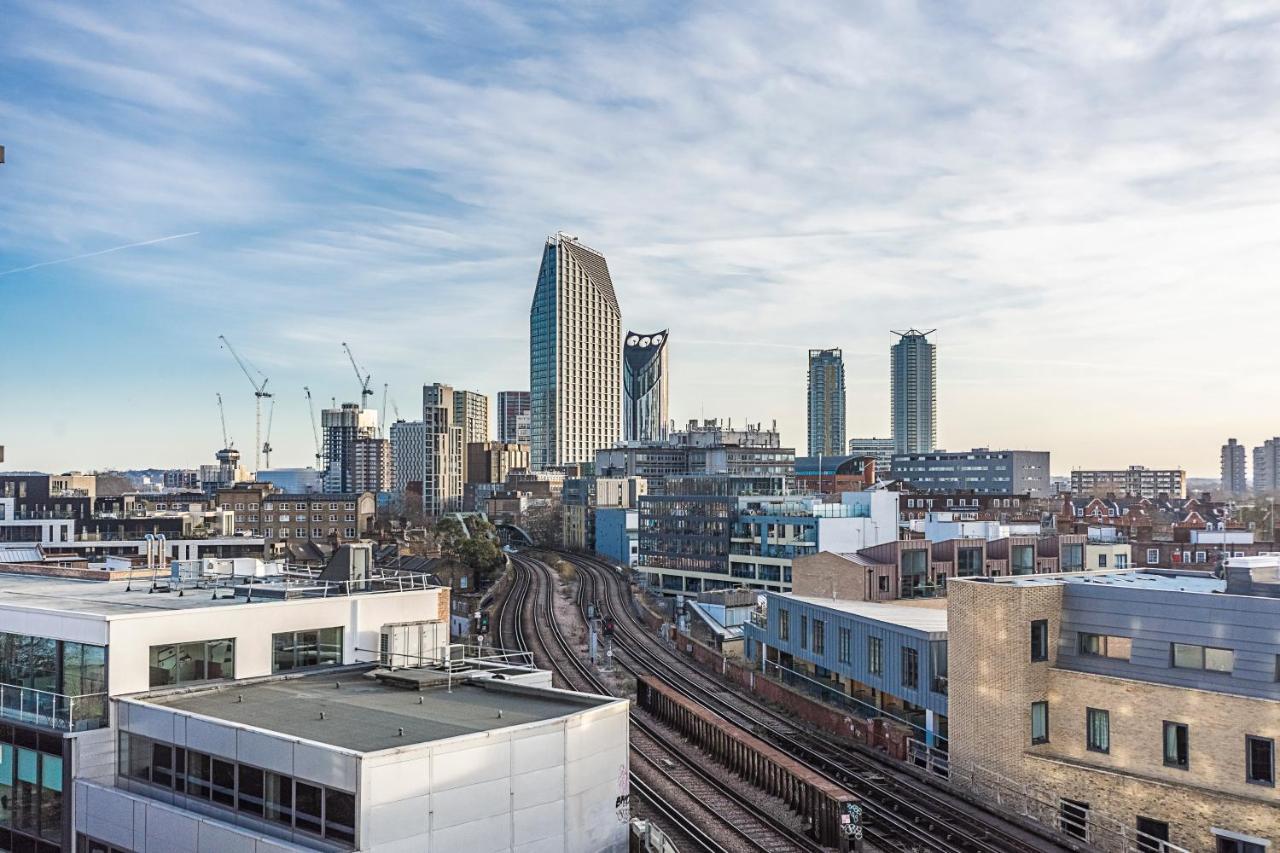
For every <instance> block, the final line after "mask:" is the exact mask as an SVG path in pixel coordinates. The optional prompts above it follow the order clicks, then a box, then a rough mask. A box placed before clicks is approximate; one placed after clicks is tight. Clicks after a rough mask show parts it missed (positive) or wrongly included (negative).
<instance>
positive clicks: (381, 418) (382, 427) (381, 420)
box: [378, 382, 387, 438]
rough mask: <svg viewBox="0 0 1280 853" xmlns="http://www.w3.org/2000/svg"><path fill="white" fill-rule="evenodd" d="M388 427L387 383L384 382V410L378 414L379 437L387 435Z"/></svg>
mask: <svg viewBox="0 0 1280 853" xmlns="http://www.w3.org/2000/svg"><path fill="white" fill-rule="evenodd" d="M386 429H387V383H386V382H383V383H382V411H381V412H380V413H379V414H378V437H379V438H381V437H382V436H384V435H386Z"/></svg>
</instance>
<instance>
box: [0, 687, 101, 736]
mask: <svg viewBox="0 0 1280 853" xmlns="http://www.w3.org/2000/svg"><path fill="white" fill-rule="evenodd" d="M107 707H108V703H107V694H106V693H86V694H83V695H81V696H68V695H66V694H65V693H53V692H50V691H48V690H37V689H36V688H34V687H23V686H22V685H20V684H0V717H2V718H4V719H8V720H14V721H16V722H20V723H28V724H30V725H34V726H44V727H45V728H48V729H56V730H58V731H63V732H87V731H90V730H92V729H100V728H102V727H103V726H105V725H107Z"/></svg>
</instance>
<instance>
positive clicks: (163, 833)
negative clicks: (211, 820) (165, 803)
mask: <svg viewBox="0 0 1280 853" xmlns="http://www.w3.org/2000/svg"><path fill="white" fill-rule="evenodd" d="M146 833H147V847H146V849H147V850H164V851H166V853H197V851H199V849H200V818H199V817H197V816H196V815H193V814H191V813H190V812H181V811H176V810H171V809H162V808H148V809H147V828H146Z"/></svg>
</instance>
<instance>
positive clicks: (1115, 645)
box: [1079, 632, 1133, 660]
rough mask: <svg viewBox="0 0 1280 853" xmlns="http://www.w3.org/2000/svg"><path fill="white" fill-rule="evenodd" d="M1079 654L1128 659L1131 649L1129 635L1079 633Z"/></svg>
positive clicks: (1131, 641) (1131, 643)
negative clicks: (1112, 635)
mask: <svg viewBox="0 0 1280 853" xmlns="http://www.w3.org/2000/svg"><path fill="white" fill-rule="evenodd" d="M1079 636H1080V654H1082V655H1091V656H1095V657H1107V658H1115V659H1116V660H1128V659H1129V656H1130V654H1131V653H1132V651H1133V640H1131V639H1130V638H1129V637H1109V636H1107V635H1106V634H1087V633H1084V632H1081V633H1080V635H1079Z"/></svg>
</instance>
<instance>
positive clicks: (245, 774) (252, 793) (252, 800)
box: [236, 764, 263, 815]
mask: <svg viewBox="0 0 1280 853" xmlns="http://www.w3.org/2000/svg"><path fill="white" fill-rule="evenodd" d="M237 781H239V783H240V788H239V790H238V791H237V793H236V808H237V809H238V810H240V811H242V812H248V813H249V814H255V815H261V814H262V790H263V771H262V770H260V769H258V768H257V767H250V766H249V765H247V764H241V765H240V772H239V776H238V780H237Z"/></svg>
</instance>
